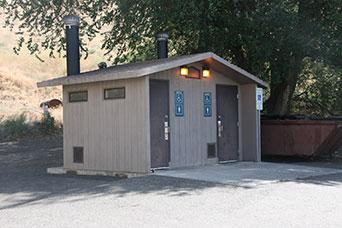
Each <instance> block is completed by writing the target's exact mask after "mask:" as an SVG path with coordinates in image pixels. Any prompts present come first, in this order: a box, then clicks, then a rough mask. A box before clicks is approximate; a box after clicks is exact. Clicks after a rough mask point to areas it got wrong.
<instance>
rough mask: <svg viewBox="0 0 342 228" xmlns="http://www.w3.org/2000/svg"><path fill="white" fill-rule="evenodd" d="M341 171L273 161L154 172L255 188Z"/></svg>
mask: <svg viewBox="0 0 342 228" xmlns="http://www.w3.org/2000/svg"><path fill="white" fill-rule="evenodd" d="M335 173H341V174H342V170H340V169H330V168H321V167H310V166H301V165H293V164H283V163H282V164H279V163H270V162H236V163H227V164H216V165H208V166H202V167H196V168H184V169H170V170H157V171H156V172H155V173H154V175H158V176H169V177H178V178H185V179H193V180H200V181H208V182H215V183H221V184H230V185H234V186H239V187H255V186H258V185H262V184H269V183H275V182H280V181H291V180H296V179H302V178H308V177H312V176H321V175H328V174H335Z"/></svg>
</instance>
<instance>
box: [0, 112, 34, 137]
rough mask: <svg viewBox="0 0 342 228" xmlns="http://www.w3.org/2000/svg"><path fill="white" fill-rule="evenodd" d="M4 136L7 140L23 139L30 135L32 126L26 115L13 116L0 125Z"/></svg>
mask: <svg viewBox="0 0 342 228" xmlns="http://www.w3.org/2000/svg"><path fill="white" fill-rule="evenodd" d="M0 129H2V135H3V137H5V138H17V137H23V136H25V135H27V134H28V133H29V129H30V125H29V123H28V122H27V120H26V116H25V114H21V115H19V116H13V117H11V118H9V119H7V120H5V121H3V122H1V123H0Z"/></svg>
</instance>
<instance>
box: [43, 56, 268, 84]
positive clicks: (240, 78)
mask: <svg viewBox="0 0 342 228" xmlns="http://www.w3.org/2000/svg"><path fill="white" fill-rule="evenodd" d="M195 62H203V63H205V64H207V65H209V67H210V68H211V69H213V70H215V71H218V72H220V73H223V74H224V75H229V76H230V77H232V79H233V80H235V81H237V82H238V83H240V84H249V83H256V84H258V85H259V86H261V87H268V84H267V83H266V82H264V81H262V80H261V79H259V78H258V77H256V76H254V75H252V74H250V73H248V72H247V71H245V70H243V69H241V68H240V67H238V66H236V65H234V64H231V63H230V62H228V61H227V60H225V59H223V58H221V57H219V56H218V55H216V54H214V53H212V52H205V53H199V54H193V55H185V56H179V57H170V58H166V59H155V60H150V61H143V62H137V63H129V64H123V65H117V66H111V67H108V68H105V69H98V70H94V71H88V72H84V73H81V74H78V75H72V76H63V77H59V78H54V79H50V80H46V81H41V82H38V83H37V86H38V87H48V86H58V85H73V84H83V83H91V82H99V81H109V80H118V79H128V78H138V77H143V76H146V75H149V74H153V73H157V72H160V71H165V70H170V69H172V68H176V67H179V66H182V65H187V64H191V63H195Z"/></svg>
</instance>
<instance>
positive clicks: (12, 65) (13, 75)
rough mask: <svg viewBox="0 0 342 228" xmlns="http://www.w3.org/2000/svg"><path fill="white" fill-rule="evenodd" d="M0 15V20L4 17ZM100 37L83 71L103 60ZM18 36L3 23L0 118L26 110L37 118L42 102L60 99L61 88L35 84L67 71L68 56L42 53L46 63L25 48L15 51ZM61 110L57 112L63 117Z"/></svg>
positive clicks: (1, 28) (1, 33)
mask: <svg viewBox="0 0 342 228" xmlns="http://www.w3.org/2000/svg"><path fill="white" fill-rule="evenodd" d="M2 19H3V18H2V16H0V21H3V20H2ZM97 43H98V40H97V41H96V40H95V41H94V42H93V43H91V46H90V49H91V53H92V55H90V56H89V57H88V59H86V60H81V70H82V71H86V70H90V69H96V68H97V63H99V62H100V61H103V60H104V58H103V57H102V52H101V51H100V50H99V48H98V47H99V46H100V45H97ZM15 45H16V36H15V34H14V32H13V31H9V29H6V28H3V26H2V25H1V24H0V119H3V118H7V117H8V116H11V115H16V114H20V113H23V112H25V113H27V114H28V116H30V117H32V118H35V117H38V116H40V113H41V109H40V107H39V104H40V103H41V102H42V101H45V100H47V99H52V98H57V99H61V96H62V94H61V88H59V87H53V88H43V89H38V88H37V86H36V83H37V82H38V81H40V80H44V79H49V78H53V77H57V76H61V75H65V74H66V64H65V59H63V58H56V59H51V58H48V57H47V55H45V54H44V53H43V55H42V57H43V59H44V62H41V61H40V60H38V59H37V58H36V57H34V56H32V55H30V54H29V53H28V51H26V50H24V49H23V51H22V52H21V53H20V55H16V54H15V53H14V52H13V47H14V46H15ZM60 116H61V110H59V111H57V112H55V117H57V119H60Z"/></svg>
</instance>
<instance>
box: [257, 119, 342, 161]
mask: <svg viewBox="0 0 342 228" xmlns="http://www.w3.org/2000/svg"><path fill="white" fill-rule="evenodd" d="M261 133H262V135H261V137H262V154H263V155H264V156H270V155H271V156H300V157H311V156H315V155H319V154H328V153H332V152H333V151H334V150H336V148H337V147H339V146H340V145H341V143H342V124H341V122H338V121H329V120H262V126H261Z"/></svg>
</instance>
